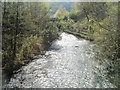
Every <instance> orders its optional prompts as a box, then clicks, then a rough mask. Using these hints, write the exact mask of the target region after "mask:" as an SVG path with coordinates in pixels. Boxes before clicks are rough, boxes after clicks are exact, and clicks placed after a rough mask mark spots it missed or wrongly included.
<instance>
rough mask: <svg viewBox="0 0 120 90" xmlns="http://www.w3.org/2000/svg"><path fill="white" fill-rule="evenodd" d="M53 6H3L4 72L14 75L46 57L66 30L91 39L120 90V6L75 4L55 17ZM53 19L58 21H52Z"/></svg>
mask: <svg viewBox="0 0 120 90" xmlns="http://www.w3.org/2000/svg"><path fill="white" fill-rule="evenodd" d="M50 5H51V6H52V4H51V3H50ZM50 5H48V3H15V2H11V3H10V2H7V3H3V12H2V13H3V22H2V24H3V31H2V34H3V36H2V37H3V43H2V46H3V47H2V50H3V51H2V52H3V62H2V63H3V64H2V65H3V69H5V71H9V72H11V71H13V70H15V68H16V69H17V68H20V66H21V65H24V64H25V63H26V60H32V59H33V57H34V56H35V55H39V54H44V53H45V50H46V49H47V48H48V47H49V46H50V45H51V43H52V41H54V40H55V39H57V38H58V37H59V32H61V31H64V32H68V33H71V34H74V35H77V36H80V37H83V38H85V39H88V40H91V41H92V42H93V43H95V44H96V45H97V46H98V47H99V50H100V52H101V53H100V54H98V56H99V57H103V58H104V59H103V58H98V60H99V61H100V63H101V64H106V66H107V67H106V70H107V71H108V72H107V73H106V75H107V77H106V78H108V79H109V81H110V82H111V83H113V84H114V85H116V86H117V87H119V86H120V85H119V83H120V77H119V76H120V75H119V73H120V72H119V69H120V68H119V62H120V56H119V55H120V44H119V42H120V37H119V36H120V30H119V20H118V19H119V16H120V15H119V13H118V12H119V11H118V8H119V3H117V2H114V3H113V2H86V3H82V2H80V3H73V4H72V10H71V11H67V10H66V8H64V7H60V8H59V9H58V10H57V11H53V12H55V13H54V14H53V13H52V14H53V15H52V16H51V10H50V9H49V8H50V7H49V6H50ZM53 9H54V8H53ZM51 17H54V18H56V20H55V21H51V20H50V18H51Z"/></svg>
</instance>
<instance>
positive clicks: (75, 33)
mask: <svg viewBox="0 0 120 90" xmlns="http://www.w3.org/2000/svg"><path fill="white" fill-rule="evenodd" d="M64 32H66V33H69V34H72V35H75V36H77V37H80V38H83V39H86V40H89V41H94V39H92V38H90V37H88V36H87V35H84V34H82V33H81V34H80V33H77V32H72V31H70V30H64Z"/></svg>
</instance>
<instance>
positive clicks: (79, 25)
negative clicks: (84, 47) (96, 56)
mask: <svg viewBox="0 0 120 90" xmlns="http://www.w3.org/2000/svg"><path fill="white" fill-rule="evenodd" d="M73 10H74V11H73V12H72V13H71V14H70V18H71V19H73V20H74V21H75V24H74V25H73V27H74V28H75V29H76V30H75V31H74V32H77V33H83V34H84V35H85V36H86V37H89V38H91V39H93V40H94V43H95V44H97V45H98V46H99V48H100V51H101V52H102V53H101V56H102V57H104V58H107V61H104V59H101V62H107V63H106V64H107V68H106V69H107V70H108V73H107V76H108V77H109V78H108V79H109V80H110V81H111V83H113V84H115V85H116V86H118V87H119V80H117V79H118V78H119V72H118V70H119V66H118V65H119V64H118V63H119V60H120V59H119V58H120V57H119V54H120V48H119V41H120V38H119V33H120V31H119V30H118V27H117V25H118V3H112V2H111V3H108V2H103V3H99V2H93V3H90V2H87V3H75V5H74V7H73ZM81 16H82V19H80V18H81ZM86 27H87V28H86ZM85 28H86V29H85ZM85 33H87V34H85Z"/></svg>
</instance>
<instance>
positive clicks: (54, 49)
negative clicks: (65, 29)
mask: <svg viewBox="0 0 120 90" xmlns="http://www.w3.org/2000/svg"><path fill="white" fill-rule="evenodd" d="M60 37H61V39H59V40H57V41H55V42H53V44H52V45H51V47H50V49H49V50H48V51H47V52H46V54H45V55H44V56H43V57H42V58H40V59H35V60H33V61H32V62H31V63H29V64H28V65H26V66H23V67H22V68H21V69H20V70H19V71H20V72H18V73H17V74H15V75H14V76H13V77H12V78H11V79H10V82H9V83H8V84H6V85H4V87H9V88H12V87H19V88H112V87H114V86H113V85H112V84H111V83H109V81H108V80H107V79H105V77H104V74H103V73H102V71H103V69H104V67H103V66H102V65H99V64H98V61H97V60H96V58H95V55H96V53H95V52H94V48H95V45H94V44H92V43H91V42H90V41H87V40H84V39H78V38H77V37H75V36H74V35H71V34H67V33H62V34H61V36H60Z"/></svg>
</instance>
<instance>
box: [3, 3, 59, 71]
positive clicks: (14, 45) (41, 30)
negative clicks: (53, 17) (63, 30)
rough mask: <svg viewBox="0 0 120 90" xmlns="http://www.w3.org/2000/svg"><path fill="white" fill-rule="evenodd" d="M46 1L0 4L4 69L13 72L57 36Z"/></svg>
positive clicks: (41, 51)
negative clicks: (1, 10)
mask: <svg viewBox="0 0 120 90" xmlns="http://www.w3.org/2000/svg"><path fill="white" fill-rule="evenodd" d="M49 18H50V14H49V9H48V7H47V5H46V4H45V3H16V2H6V3H5V2H4V4H3V22H2V23H3V31H2V34H3V36H2V37H3V40H2V41H3V43H2V46H3V47H2V50H3V61H2V67H3V69H5V71H8V72H10V73H11V72H12V71H13V70H15V69H16V70H17V69H19V68H20V66H21V65H24V64H26V63H27V62H29V61H30V60H32V59H33V57H34V56H35V55H38V54H44V53H45V49H47V48H48V47H49V46H50V45H51V43H52V41H53V40H55V39H56V38H58V28H57V27H56V24H55V23H53V22H52V21H50V19H49Z"/></svg>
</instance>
